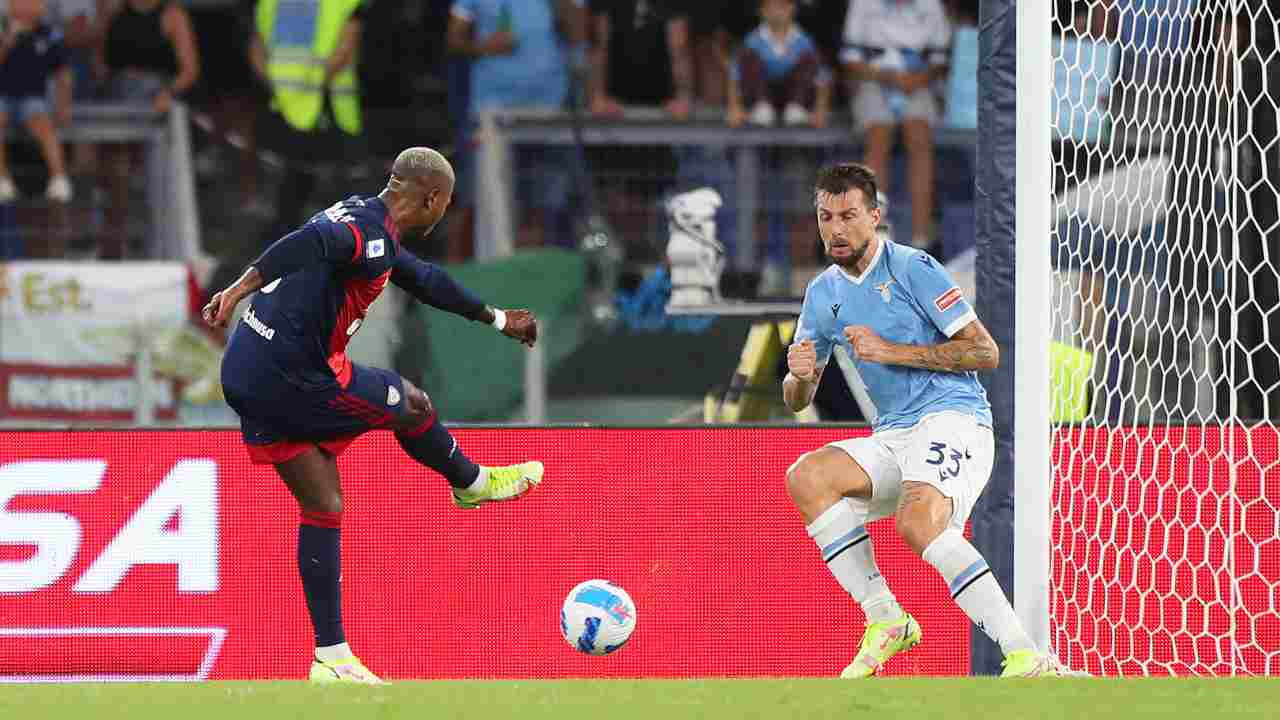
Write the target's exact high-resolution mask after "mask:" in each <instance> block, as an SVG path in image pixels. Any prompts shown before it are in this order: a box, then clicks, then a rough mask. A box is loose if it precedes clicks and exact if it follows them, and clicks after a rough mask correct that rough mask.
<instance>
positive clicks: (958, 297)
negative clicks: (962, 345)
mask: <svg viewBox="0 0 1280 720" xmlns="http://www.w3.org/2000/svg"><path fill="white" fill-rule="evenodd" d="M907 263H908V265H907V285H908V286H909V289H910V290H911V294H912V296H914V297H915V299H916V301H917V302H918V303H920V306H921V307H922V308H924V311H925V312H926V313H927V314H928V315H929V319H930V320H932V321H933V324H934V326H935V327H937V328H938V331H939V332H941V333H942V334H943V335H946V336H947V337H951V336H952V335H955V334H956V333H957V332H959V331H960V330H961V328H963V327H964V326H965V325H968V324H969V323H971V322H973V321H974V320H977V319H978V316H977V314H975V313H974V312H973V307H972V306H971V305H969V301H968V300H966V299H965V297H964V294H963V293H961V292H960V287H959V286H958V285H956V283H955V281H954V280H952V279H951V275H950V274H949V273H948V272H947V269H946V268H944V267H942V265H941V264H939V263H938V261H937V260H934V259H933V258H932V257H930V256H929V255H928V254H927V253H916V254H915V255H914V256H913V257H911V258H910V259H909V260H907Z"/></svg>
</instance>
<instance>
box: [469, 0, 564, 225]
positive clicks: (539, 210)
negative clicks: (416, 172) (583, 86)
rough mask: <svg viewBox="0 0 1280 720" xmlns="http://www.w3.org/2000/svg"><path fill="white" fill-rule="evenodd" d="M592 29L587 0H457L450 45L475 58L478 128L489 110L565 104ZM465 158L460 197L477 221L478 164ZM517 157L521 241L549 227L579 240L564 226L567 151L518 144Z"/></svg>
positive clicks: (473, 118) (473, 108)
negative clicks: (588, 30) (573, 64)
mask: <svg viewBox="0 0 1280 720" xmlns="http://www.w3.org/2000/svg"><path fill="white" fill-rule="evenodd" d="M585 34H586V17H585V12H584V10H583V1H582V0H555V1H554V2H552V0H455V2H454V3H453V6H452V7H451V9H450V18H449V30H448V44H449V50H450V52H452V53H454V54H455V55H460V56H462V57H465V58H468V59H470V61H471V68H470V74H471V83H470V85H471V97H470V112H469V113H468V117H469V124H470V125H471V127H472V129H474V128H475V127H476V124H477V122H478V120H479V119H480V116H481V115H482V114H484V113H486V112H489V111H496V110H516V109H523V110H547V111H559V110H562V109H563V108H564V105H565V102H566V100H568V97H569V73H570V63H571V61H572V60H573V53H574V52H577V51H579V50H580V48H579V46H580V44H581V42H582V41H583V39H584V37H585ZM458 160H459V161H460V162H458V163H455V169H457V170H458V172H459V175H461V177H459V178H458V186H457V189H456V190H455V195H454V198H455V202H456V203H457V204H458V205H459V206H460V207H461V208H462V209H463V211H462V213H461V215H462V216H463V219H462V221H463V222H465V223H466V224H468V225H469V224H470V221H471V219H472V218H473V215H474V214H473V212H471V209H472V207H473V198H474V193H475V192H476V188H475V187H474V185H475V179H474V170H473V168H472V165H474V163H473V162H472V160H473V158H468V157H460V158H458ZM517 163H518V165H519V171H518V172H517V183H516V189H517V196H518V200H519V201H520V204H521V206H522V207H523V208H524V211H525V212H524V217H523V222H522V223H521V237H520V238H518V243H519V244H520V245H525V246H528V245H541V244H543V240H544V237H543V235H544V232H546V231H550V232H553V233H555V235H554V238H553V239H555V240H557V241H560V242H566V241H569V240H571V238H569V237H567V235H566V233H563V232H562V231H563V230H564V229H565V228H564V227H563V225H564V224H565V221H566V220H567V215H566V210H567V207H566V206H567V204H568V195H569V190H570V184H571V178H570V176H569V174H568V167H569V161H568V159H567V157H565V156H564V154H563V153H562V152H561V151H559V150H557V149H549V148H518V153H517ZM459 165H461V167H458V166H459ZM452 244H455V243H454V241H453V240H452V239H451V245H452Z"/></svg>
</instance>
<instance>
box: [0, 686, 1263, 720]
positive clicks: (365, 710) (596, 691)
mask: <svg viewBox="0 0 1280 720" xmlns="http://www.w3.org/2000/svg"><path fill="white" fill-rule="evenodd" d="M1273 713H1277V714H1280V683H1278V682H1277V681H1276V680H1275V679H1274V678H1271V679H1268V678H1237V679H1229V678H1203V679H1202V678H1135V679H1123V680H1121V679H1061V680H1058V679H1047V680H1019V681H1008V680H997V679H994V678H892V679H890V678H881V679H876V680H871V681H839V680H817V679H758V680H558V681H533V680H531V681H429V682H411V681H403V682H397V683H394V684H392V685H389V686H386V687H355V686H344V687H316V686H311V685H308V684H306V683H301V682H215V683H201V684H169V683H155V684H93V685H91V684H79V685H0V718H5V719H6V720H7V718H15V719H16V718H20V717H21V718H41V719H42V720H85V718H93V719H94V720H109V719H111V718H129V719H130V720H204V719H205V718H208V719H209V720H260V719H261V720H283V719H286V718H306V719H307V720H329V719H331V718H332V719H333V720H356V719H357V718H359V719H361V720H363V719H364V718H373V719H376V720H398V719H399V718H404V719H406V720H408V719H410V718H412V719H413V720H421V719H425V718H433V717H460V718H461V717H466V718H483V719H485V720H488V719H489V718H500V717H519V718H556V719H557V720H575V719H577V718H583V719H584V720H585V719H587V718H590V719H591V720H602V718H604V717H607V718H608V720H616V719H623V718H636V719H637V720H638V719H640V718H644V719H645V720H649V719H654V720H673V719H674V718H684V717H689V718H705V719H707V720H720V719H722V718H723V720H730V719H736V718H791V717H796V718H802V717H806V716H807V717H815V718H824V717H847V718H854V717H863V718H869V719H874V720H881V719H882V718H895V717H901V718H911V719H912V720H929V719H932V718H938V719H939V720H943V719H945V720H958V719H960V718H979V719H980V720H1002V719H1005V718H1007V719H1008V720H1023V719H1029V718H1048V719H1054V718H1072V719H1073V720H1076V719H1084V720H1110V719H1111V718H1116V719H1117V720H1130V719H1132V718H1145V717H1152V718H1161V719H1162V720H1172V719H1174V718H1195V719H1196V720H1204V719H1206V718H1266V717H1274V716H1275V715H1273Z"/></svg>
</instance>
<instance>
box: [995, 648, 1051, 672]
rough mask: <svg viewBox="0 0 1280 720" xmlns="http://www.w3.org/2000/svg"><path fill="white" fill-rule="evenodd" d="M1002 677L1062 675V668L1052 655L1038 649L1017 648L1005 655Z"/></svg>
mask: <svg viewBox="0 0 1280 720" xmlns="http://www.w3.org/2000/svg"><path fill="white" fill-rule="evenodd" d="M1002 664H1003V665H1004V672H1002V673H1000V677H1002V678H1012V677H1022V678H1035V677H1062V669H1061V668H1060V667H1059V665H1058V662H1057V661H1056V660H1054V659H1053V658H1052V657H1050V656H1048V655H1045V654H1044V653H1042V652H1039V651H1036V650H1017V651H1015V652H1011V653H1009V654H1008V655H1006V656H1005V657H1004V663H1002Z"/></svg>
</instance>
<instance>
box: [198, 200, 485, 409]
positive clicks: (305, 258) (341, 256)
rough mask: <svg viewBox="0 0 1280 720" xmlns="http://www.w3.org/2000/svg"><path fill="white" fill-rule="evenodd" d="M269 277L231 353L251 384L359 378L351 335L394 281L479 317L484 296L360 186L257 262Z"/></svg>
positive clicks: (231, 364) (243, 384) (240, 383)
mask: <svg viewBox="0 0 1280 720" xmlns="http://www.w3.org/2000/svg"><path fill="white" fill-rule="evenodd" d="M253 265H254V267H256V268H257V269H258V272H259V273H260V274H261V275H262V279H263V281H264V283H265V284H264V285H263V287H262V288H261V289H260V290H258V292H257V293H256V294H255V295H254V296H253V297H252V298H250V302H249V303H248V305H247V307H246V308H245V310H244V311H243V314H242V316H241V322H240V323H239V325H238V326H237V327H236V329H235V331H234V332H233V333H232V335H231V338H230V341H229V342H228V343H227V350H226V354H225V355H224V358H223V365H224V368H223V378H224V384H225V383H232V384H235V385H237V388H236V389H237V390H239V391H240V392H242V393H245V392H255V391H262V390H264V389H265V384H264V381H267V384H269V383H270V381H278V382H277V383H276V386H277V387H294V388H299V389H324V388H328V387H332V386H333V385H334V384H336V385H337V386H339V387H343V388H345V387H347V385H348V384H349V383H350V382H351V372H352V370H351V361H350V360H349V359H348V358H347V354H346V347H347V342H348V341H349V340H350V339H351V337H352V336H353V335H355V333H356V331H357V330H359V329H360V324H361V323H362V322H363V321H364V318H365V315H366V313H368V311H369V306H370V305H372V304H373V301H374V300H376V299H377V298H378V296H379V295H380V294H381V293H382V290H383V288H385V287H386V286H387V282H392V283H395V284H396V285H397V286H399V287H400V288H402V289H404V290H405V291H407V292H408V293H409V294H411V295H413V296H414V297H415V298H417V299H418V300H419V301H421V302H424V303H427V304H429V305H433V306H435V307H438V308H441V309H444V310H448V311H450V312H454V313H456V314H458V315H462V316H463V317H467V318H470V319H479V318H480V317H481V315H482V313H483V311H484V303H482V302H481V301H480V300H478V299H477V298H475V297H474V296H473V295H471V293H469V292H467V291H466V290H465V289H463V288H462V287H460V286H458V285H456V284H455V283H454V282H453V280H452V279H451V278H449V276H448V274H446V273H445V272H444V270H443V269H441V268H439V267H438V266H436V265H433V264H431V263H427V262H424V261H423V260H421V259H419V258H418V257H417V256H415V255H414V254H413V253H411V252H409V251H408V250H405V249H404V248H403V247H401V245H400V233H399V229H398V228H397V227H396V224H395V222H394V220H393V219H392V217H391V216H390V214H389V213H388V212H387V207H386V205H385V204H383V202H382V200H380V199H379V198H378V197H376V196H371V197H360V196H352V197H350V198H348V199H346V200H343V201H341V202H338V203H335V204H334V205H332V206H331V207H329V208H328V209H326V210H324V211H323V212H319V213H316V214H315V215H314V216H312V218H311V219H310V220H308V221H307V222H306V224H304V225H303V226H302V227H300V228H299V229H297V230H295V231H294V232H292V233H290V234H289V235H286V236H285V237H283V238H281V239H280V240H278V241H277V242H276V243H275V244H273V245H272V246H271V247H270V248H268V249H267V251H266V252H264V253H263V254H262V256H261V257H259V258H258V259H257V260H256V261H255V262H254V263H253Z"/></svg>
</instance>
